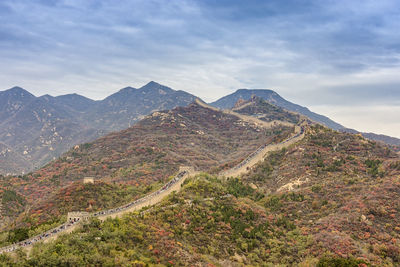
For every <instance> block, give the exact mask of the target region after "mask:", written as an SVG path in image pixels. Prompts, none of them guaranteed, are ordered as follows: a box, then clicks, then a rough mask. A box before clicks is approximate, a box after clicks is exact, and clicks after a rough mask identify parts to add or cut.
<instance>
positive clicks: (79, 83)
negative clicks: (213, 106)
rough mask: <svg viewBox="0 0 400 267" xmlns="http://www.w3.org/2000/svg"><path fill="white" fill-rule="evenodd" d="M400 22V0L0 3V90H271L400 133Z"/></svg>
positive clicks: (369, 127)
mask: <svg viewBox="0 0 400 267" xmlns="http://www.w3.org/2000/svg"><path fill="white" fill-rule="evenodd" d="M399 29H400V2H399V1H398V0H379V1H377V0H334V1H333V0H314V1H302V0H269V1H266V0H260V1H252V0H246V1H243V0H199V1H191V0H176V1H175V0H169V1H166V0H155V1H153V0H1V1H0V90H4V89H7V88H10V87H12V86H15V85H18V86H22V87H24V88H25V89H27V90H29V91H30V92H32V93H33V94H35V95H42V94H46V93H48V94H51V95H60V94H66V93H72V92H76V93H79V94H82V95H85V96H87V97H91V98H94V99H102V98H104V97H105V96H107V95H109V94H111V93H113V92H115V91H117V90H119V89H120V88H122V87H126V86H128V85H129V86H133V87H140V86H142V85H143V84H145V83H147V82H148V81H150V80H154V81H157V82H159V83H162V84H164V85H167V86H170V87H172V88H174V89H180V90H185V91H188V92H190V93H193V94H196V95H198V96H200V97H202V98H203V99H204V100H206V101H212V100H216V99H217V98H219V97H221V96H223V95H226V94H228V93H231V92H233V91H235V90H236V89H238V88H270V89H273V90H275V91H277V92H278V93H279V94H281V95H282V96H283V97H285V98H286V99H288V100H290V101H292V102H295V103H298V104H301V105H304V106H307V107H309V108H310V109H311V110H313V111H315V112H319V113H322V114H324V115H327V116H329V117H330V118H332V119H334V120H335V121H337V122H339V123H341V124H344V125H345V126H347V127H352V128H355V129H358V130H362V131H373V132H376V133H384V134H388V135H392V136H397V137H400V30H399Z"/></svg>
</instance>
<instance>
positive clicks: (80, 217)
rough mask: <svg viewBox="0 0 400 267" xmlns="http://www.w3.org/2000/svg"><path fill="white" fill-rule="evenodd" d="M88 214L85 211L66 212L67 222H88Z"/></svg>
mask: <svg viewBox="0 0 400 267" xmlns="http://www.w3.org/2000/svg"><path fill="white" fill-rule="evenodd" d="M89 218H90V213H89V212H85V211H72V212H68V215H67V222H77V221H88V220H89Z"/></svg>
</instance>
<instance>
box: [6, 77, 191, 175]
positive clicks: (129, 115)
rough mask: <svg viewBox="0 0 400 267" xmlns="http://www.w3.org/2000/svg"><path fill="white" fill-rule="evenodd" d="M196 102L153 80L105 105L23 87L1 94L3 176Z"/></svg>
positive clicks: (127, 89) (81, 97) (27, 168)
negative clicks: (155, 114)
mask: <svg viewBox="0 0 400 267" xmlns="http://www.w3.org/2000/svg"><path fill="white" fill-rule="evenodd" d="M195 98H196V97H195V96H193V95H191V94H189V93H186V92H183V91H175V90H172V89H171V88H168V87H166V86H163V85H160V84H158V83H155V82H150V83H148V84H146V85H145V86H143V87H141V88H139V89H135V88H132V87H127V88H124V89H122V90H120V91H119V92H117V93H115V94H113V95H111V96H109V97H107V98H105V99H104V100H101V101H94V100H91V99H89V98H86V97H83V96H80V95H77V94H69V95H63V96H57V97H53V96H50V95H44V96H41V97H35V96H34V95H32V94H31V93H29V92H28V91H26V90H24V89H22V88H20V87H13V88H11V89H9V90H6V91H2V92H0V144H1V145H0V173H3V174H19V173H24V172H28V171H31V170H33V169H35V168H38V167H41V166H43V165H44V164H45V163H47V162H49V161H50V160H52V159H55V158H57V157H58V156H60V155H61V154H62V153H64V152H65V151H67V150H68V149H69V148H71V147H72V146H74V145H76V144H81V143H85V142H88V141H92V140H94V139H96V138H98V137H100V136H103V135H105V134H106V133H109V132H112V131H119V130H122V129H125V128H128V127H130V126H132V125H133V124H134V123H135V122H137V121H138V120H140V119H142V118H143V117H144V116H145V115H147V114H149V113H151V112H152V111H155V110H165V109H172V108H174V107H176V106H186V105H188V104H189V103H191V102H193V101H194V99H195ZM10 163H12V164H10Z"/></svg>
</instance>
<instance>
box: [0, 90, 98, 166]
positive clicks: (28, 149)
mask: <svg viewBox="0 0 400 267" xmlns="http://www.w3.org/2000/svg"><path fill="white" fill-rule="evenodd" d="M19 91H20V90H19ZM20 92H24V91H20ZM23 99H24V100H25V99H28V101H24V102H22V101H20V102H19V103H21V104H20V105H19V106H18V109H14V110H15V112H14V111H13V112H10V113H9V115H10V116H8V118H5V119H4V120H3V121H2V122H1V123H0V141H1V142H3V143H4V144H6V145H7V146H9V147H10V148H12V150H13V151H14V152H15V153H18V154H19V157H20V158H23V159H24V161H19V162H18V164H15V166H14V168H10V167H9V165H7V164H4V165H3V164H1V166H0V169H1V172H2V173H18V172H19V173H20V172H21V171H22V172H27V171H29V170H32V168H38V167H41V166H43V164H45V163H47V162H49V161H50V160H53V159H54V158H56V157H58V156H59V155H61V154H62V153H63V152H65V151H66V150H67V149H69V148H70V147H71V146H73V145H75V144H76V143H77V142H78V143H83V142H86V141H89V140H93V139H94V138H97V137H99V136H100V135H102V134H103V133H102V132H101V131H98V130H96V129H93V128H90V127H87V126H86V123H83V122H81V121H80V120H79V112H78V111H75V110H74V109H72V108H70V107H68V106H67V105H65V106H64V105H61V104H60V101H59V100H57V99H56V98H54V97H52V96H48V95H45V96H42V97H32V95H30V94H29V95H28V97H26V96H24V97H23ZM15 103H17V102H15ZM9 110H10V109H9ZM6 169H7V171H6Z"/></svg>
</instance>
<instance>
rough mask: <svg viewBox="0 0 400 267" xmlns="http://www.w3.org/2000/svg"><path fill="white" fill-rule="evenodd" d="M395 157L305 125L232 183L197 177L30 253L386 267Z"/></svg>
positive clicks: (395, 214) (390, 253)
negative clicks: (156, 201)
mask: <svg viewBox="0 0 400 267" xmlns="http://www.w3.org/2000/svg"><path fill="white" fill-rule="evenodd" d="M399 166H400V159H399V158H398V156H397V155H396V154H395V153H394V152H392V151H391V150H389V149H387V148H386V147H382V146H380V145H379V144H377V143H375V142H371V141H368V140H365V139H364V138H362V137H360V136H357V135H352V134H346V133H338V132H335V131H332V130H329V129H327V128H324V127H321V126H318V125H315V126H312V127H310V128H309V129H308V130H307V135H306V138H304V139H303V140H302V141H300V142H299V143H297V144H295V145H293V146H291V147H289V148H288V149H284V150H282V151H278V152H274V153H271V154H269V155H268V156H267V157H266V158H265V161H263V162H260V163H259V164H258V165H257V166H256V167H255V168H254V169H253V170H251V171H250V172H249V173H248V174H247V175H245V176H243V177H241V178H235V177H231V178H229V179H225V180H224V179H220V178H217V177H216V176H213V175H207V174H202V175H198V176H196V177H194V178H192V179H189V180H187V181H186V182H185V184H184V187H183V190H181V192H179V193H177V194H172V195H170V196H169V197H168V198H167V199H166V200H164V201H163V202H162V203H161V204H160V205H157V206H155V207H151V208H150V209H147V210H143V211H142V212H140V213H131V214H128V215H126V216H124V217H123V218H121V219H108V220H106V221H105V222H100V221H97V220H92V221H91V222H90V223H89V224H87V225H84V226H83V228H82V229H80V230H78V231H77V232H75V233H73V234H71V235H67V236H64V237H61V238H59V239H58V240H56V241H55V242H51V243H49V244H40V245H39V246H37V247H35V248H34V249H33V251H32V254H31V255H30V257H29V258H27V257H26V256H24V254H23V252H20V253H17V258H10V257H8V256H2V259H1V260H2V262H3V263H5V264H8V265H13V264H16V262H19V263H24V264H26V265H28V266H29V265H31V266H45V265H60V264H70V265H135V264H136V265H137V266H145V265H146V264H149V265H156V264H159V265H160V266H172V265H178V266H179V265H185V266H190V265H207V264H208V265H210V266H235V265H239V266H240V265H246V266H248V265H253V266H260V265H265V266H269V265H271V266H273V265H279V264H280V265H300V266H367V265H374V266H383V265H386V266H396V265H398V264H399V263H400V258H399V254H400V253H399V252H400V250H399V249H400V248H399V241H400V240H399V238H400V231H399V229H400V221H399V211H400V202H399V199H400V196H399V194H400V180H399V177H400V176H399V175H400V167H399Z"/></svg>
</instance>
